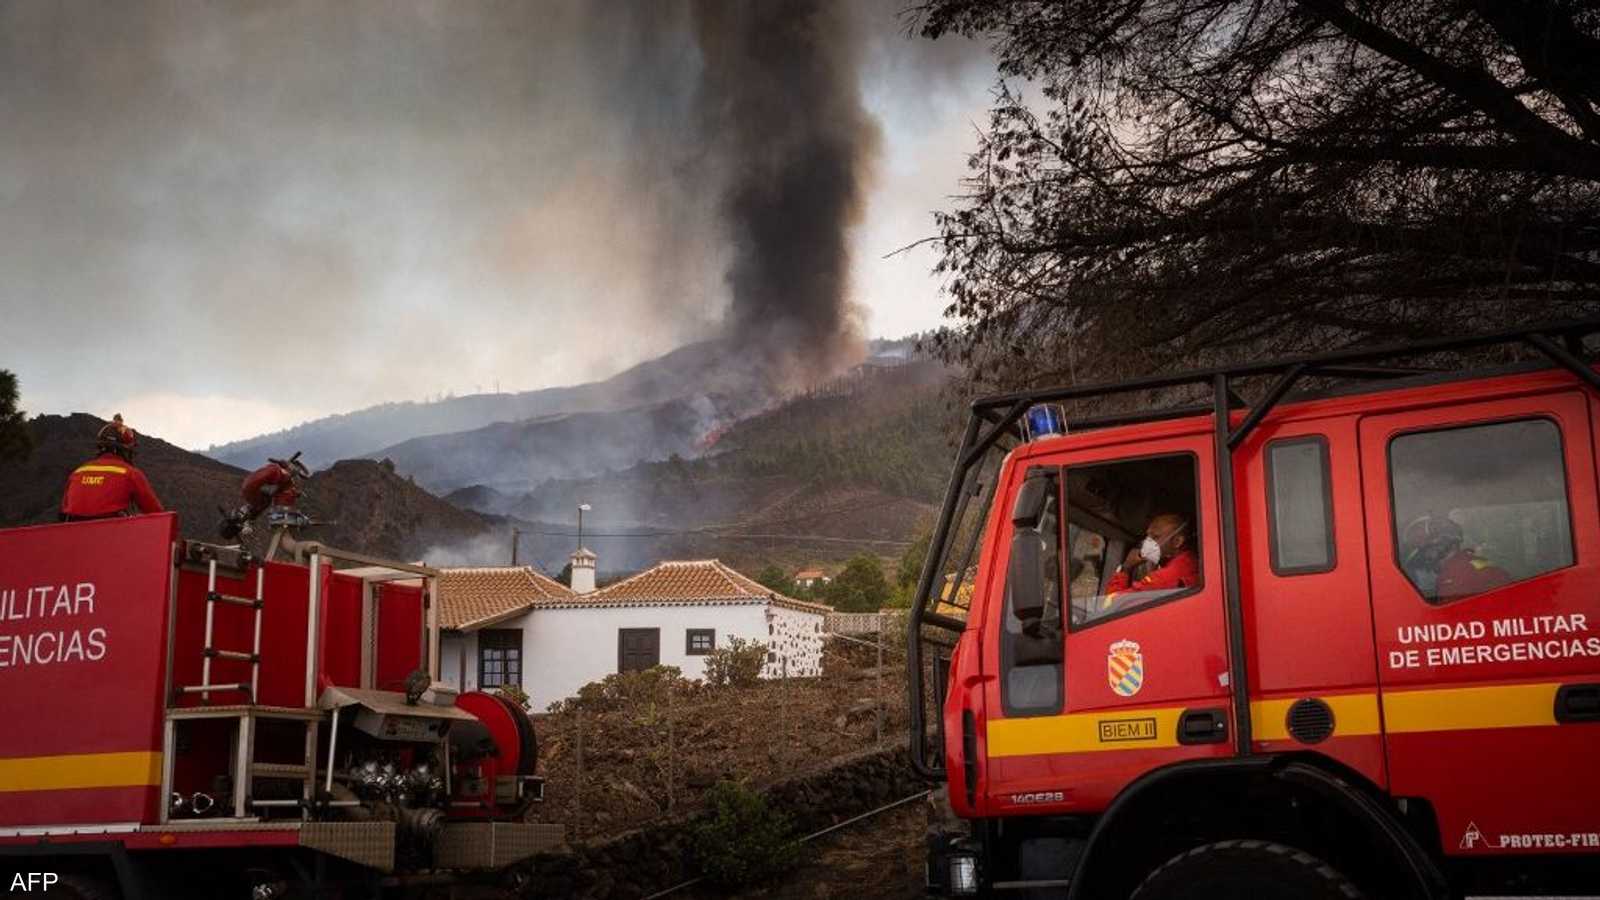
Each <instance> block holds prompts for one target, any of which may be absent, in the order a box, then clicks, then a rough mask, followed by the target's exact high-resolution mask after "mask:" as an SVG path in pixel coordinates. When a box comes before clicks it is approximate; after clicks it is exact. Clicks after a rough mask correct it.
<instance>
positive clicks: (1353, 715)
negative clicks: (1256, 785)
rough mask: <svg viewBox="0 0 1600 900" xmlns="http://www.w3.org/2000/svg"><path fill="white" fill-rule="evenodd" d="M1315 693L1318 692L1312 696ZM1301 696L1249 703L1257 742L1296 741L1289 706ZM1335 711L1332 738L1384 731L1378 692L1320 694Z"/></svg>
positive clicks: (1252, 727) (1320, 698)
mask: <svg viewBox="0 0 1600 900" xmlns="http://www.w3.org/2000/svg"><path fill="white" fill-rule="evenodd" d="M1313 696H1315V695H1313ZM1300 699H1301V698H1300V697H1289V698H1284V699H1278V700H1257V701H1254V702H1252V703H1251V704H1250V729H1251V731H1252V732H1253V736H1254V738H1255V740H1258V741H1287V740H1293V738H1292V737H1290V735H1289V707H1291V706H1293V705H1294V704H1295V703H1296V702H1297V701H1299V700H1300ZM1316 699H1318V700H1321V701H1322V702H1323V703H1326V704H1328V708H1329V709H1331V710H1333V735H1332V736H1333V737H1360V736H1362V735H1369V734H1378V733H1379V732H1381V731H1382V730H1383V728H1382V723H1381V721H1380V720H1379V718H1378V697H1377V695H1376V694H1333V695H1322V696H1317V697H1316Z"/></svg>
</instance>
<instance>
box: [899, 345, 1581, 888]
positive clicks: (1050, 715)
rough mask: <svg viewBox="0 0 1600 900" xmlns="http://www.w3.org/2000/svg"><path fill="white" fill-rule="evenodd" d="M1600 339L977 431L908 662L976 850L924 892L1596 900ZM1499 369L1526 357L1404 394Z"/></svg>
mask: <svg viewBox="0 0 1600 900" xmlns="http://www.w3.org/2000/svg"><path fill="white" fill-rule="evenodd" d="M1597 330H1600V323H1568V324H1562V325H1552V326H1546V327H1538V328H1529V329H1520V330H1516V331H1508V332H1502V333H1498V334H1491V335H1482V336H1475V337H1471V338H1460V339H1438V340H1431V341H1424V342H1418V343H1413V344H1409V345H1405V346H1396V347H1385V348H1379V349H1373V350H1357V351H1350V352H1343V353H1336V354H1328V355H1323V356H1319V357H1305V358H1299V359H1291V360H1283V361H1272V362H1261V363H1252V364H1249V365H1244V366H1238V367H1232V368H1227V369H1216V370H1209V371H1201V372H1190V373H1183V374H1177V375H1170V376H1166V375H1164V376H1157V377H1152V378H1146V379H1141V380H1138V381H1132V382H1121V383H1116V384H1106V385H1094V386H1079V387H1070V388H1063V389H1058V390H1041V391H1034V392H1027V393H1020V394H1011V395H1005V396H999V397H992V398H987V399H983V400H979V401H977V402H975V403H974V404H973V410H972V416H971V419H970V421H969V423H968V426H967V429H966V432H965V436H964V437H963V439H962V442H961V446H960V449H959V451H958V453H957V457H956V466H955V471H954V473H953V475H952V478H951V483H950V489H949V491H948V494H947V496H946V499H945V503H944V507H943V510H942V513H941V516H940V519H939V521H938V524H937V526H936V529H935V532H934V538H933V541H932V547H931V549H930V552H929V556H928V560H927V563H926V564H925V567H924V571H923V574H922V579H921V583H920V585H919V589H918V593H917V596H916V598H915V601H914V603H913V607H912V612H911V617H910V618H911V625H910V631H909V635H908V638H909V641H908V651H909V652H908V656H909V660H910V661H909V668H908V674H909V677H910V681H911V691H910V696H911V710H910V713H911V722H912V728H911V731H912V734H911V756H912V761H913V764H914V765H915V766H916V767H917V769H918V770H919V771H920V772H921V773H922V774H923V775H925V776H927V777H929V778H935V779H942V780H943V781H944V782H945V784H946V788H947V791H948V800H949V804H950V807H951V809H952V810H953V812H954V813H955V814H956V816H958V817H959V818H960V819H961V820H964V826H963V827H962V828H961V829H956V830H946V831H942V832H939V833H936V834H934V835H932V836H931V837H930V843H929V851H930V855H929V867H928V881H929V888H930V891H931V892H933V893H936V894H940V895H983V896H1001V897H1004V896H1035V897H1068V898H1074V900H1084V898H1096V900H1100V898H1115V900H1122V898H1130V897H1131V898H1137V900H1171V898H1207V900H1216V898H1231V897H1250V898H1251V900H1276V898H1294V900H1333V898H1356V897H1365V898H1419V900H1420V898H1447V897H1462V896H1493V895H1509V894H1520V895H1524V896H1526V895H1534V894H1537V895H1541V896H1571V895H1577V894H1582V893H1589V894H1593V893H1596V892H1600V764H1597V760H1600V493H1597V483H1596V460H1597V454H1596V448H1597V446H1600V432H1597V427H1600V376H1597V375H1596V373H1595V371H1594V370H1593V368H1592V367H1591V366H1590V364H1589V363H1588V362H1587V361H1586V360H1585V359H1584V358H1583V338H1584V337H1585V336H1586V335H1589V334H1591V333H1593V332H1595V331H1597ZM1514 344H1515V345H1523V346H1527V347H1531V348H1533V349H1535V350H1537V351H1538V352H1539V353H1540V354H1542V355H1543V356H1544V357H1545V359H1546V361H1545V362H1542V363H1537V364H1526V365H1519V366H1513V367H1509V368H1504V369H1497V370H1492V371H1490V370H1485V371H1475V372H1439V371H1429V370H1419V369H1416V368H1398V367H1396V366H1395V365H1394V363H1395V362H1396V361H1403V360H1407V359H1418V358H1421V359H1424V360H1438V359H1441V358H1443V359H1459V358H1461V357H1460V356H1459V354H1464V353H1471V352H1473V351H1478V350H1482V349H1485V348H1490V347H1495V346H1506V345H1514ZM1309 380H1315V381H1316V382H1317V384H1315V385H1314V386H1313V387H1314V388H1315V391H1314V392H1311V393H1305V394H1300V395H1294V394H1291V392H1292V391H1294V390H1295V388H1296V387H1297V386H1301V385H1303V384H1304V383H1305V382H1307V381H1309ZM1252 383H1254V384H1255V385H1257V386H1258V387H1257V389H1256V390H1254V391H1253V392H1252V391H1248V390H1247V391H1246V393H1252V395H1253V396H1255V397H1257V398H1258V399H1257V400H1256V402H1255V403H1254V404H1253V405H1251V404H1246V403H1245V402H1244V401H1243V400H1242V399H1240V397H1239V396H1238V392H1237V390H1238V388H1239V386H1240V385H1241V384H1244V385H1249V384H1252ZM1185 388H1187V389H1189V390H1190V391H1191V392H1192V391H1193V390H1194V389H1196V388H1198V389H1200V390H1203V391H1205V392H1206V394H1207V395H1208V402H1206V403H1204V404H1202V405H1192V406H1183V407H1180V408H1174V409H1164V410H1160V411H1155V412H1142V413H1134V414H1116V415H1102V416H1100V417H1098V418H1094V417H1089V418H1080V419H1069V418H1067V417H1066V416H1065V410H1064V407H1063V405H1062V404H1065V403H1068V402H1085V401H1087V402H1094V401H1097V400H1099V399H1101V398H1104V397H1108V396H1113V395H1126V394H1130V393H1137V392H1148V391H1155V390H1174V389H1175V390H1183V389H1185ZM930 685H931V690H930V689H929V686H930Z"/></svg>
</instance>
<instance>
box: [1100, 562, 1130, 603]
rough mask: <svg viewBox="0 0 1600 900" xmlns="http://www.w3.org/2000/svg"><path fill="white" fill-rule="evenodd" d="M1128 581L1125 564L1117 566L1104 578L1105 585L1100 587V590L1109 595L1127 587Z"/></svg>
mask: <svg viewBox="0 0 1600 900" xmlns="http://www.w3.org/2000/svg"><path fill="white" fill-rule="evenodd" d="M1129 581H1130V576H1129V575H1128V568H1127V567H1126V566H1118V567H1117V571H1116V572H1115V573H1113V574H1112V576H1111V577H1110V578H1109V579H1107V580H1106V586H1105V587H1104V588H1102V589H1101V592H1102V593H1104V594H1106V595H1107V596H1110V595H1111V594H1116V593H1119V592H1121V591H1125V590H1127V589H1128V583H1129Z"/></svg>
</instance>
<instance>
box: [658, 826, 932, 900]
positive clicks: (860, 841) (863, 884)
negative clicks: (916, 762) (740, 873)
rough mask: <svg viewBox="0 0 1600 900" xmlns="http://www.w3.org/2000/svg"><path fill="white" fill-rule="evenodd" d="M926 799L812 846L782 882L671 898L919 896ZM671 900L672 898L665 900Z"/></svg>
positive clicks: (897, 899)
mask: <svg viewBox="0 0 1600 900" xmlns="http://www.w3.org/2000/svg"><path fill="white" fill-rule="evenodd" d="M927 823H928V814H927V805H926V803H924V802H922V801H916V802H912V803H908V804H906V805H905V806H902V807H899V808H897V809H892V810H889V811H888V812H885V813H883V814H882V815H880V816H878V817H877V818H874V819H868V820H866V821H863V822H860V823H858V824H856V825H854V826H851V827H847V828H842V829H840V830H839V831H836V832H834V833H832V834H830V835H827V836H825V837H821V838H818V839H817V840H815V841H813V842H811V843H810V844H807V845H806V848H805V857H804V859H805V861H804V862H803V863H801V865H800V867H799V868H798V869H795V870H794V871H792V872H790V873H788V874H787V875H785V876H783V877H782V878H781V879H780V880H779V881H778V882H777V883H775V884H771V885H764V886H762V887H759V888H753V889H750V890H747V891H741V892H739V893H734V894H721V893H714V892H711V891H706V890H694V889H686V890H683V891H680V892H678V893H675V894H671V895H669V897H670V900H730V898H731V900H756V898H762V900H827V898H836V897H837V898H854V897H862V898H870V900H916V898H921V897H922V896H923V892H922V885H923V860H924V858H925V850H924V846H923V835H924V834H925V832H926V829H927ZM663 900H668V898H663Z"/></svg>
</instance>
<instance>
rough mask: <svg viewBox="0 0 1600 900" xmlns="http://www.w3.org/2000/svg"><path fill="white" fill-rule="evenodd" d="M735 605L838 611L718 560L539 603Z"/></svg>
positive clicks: (673, 566) (659, 569) (680, 564)
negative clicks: (788, 593) (780, 589)
mask: <svg viewBox="0 0 1600 900" xmlns="http://www.w3.org/2000/svg"><path fill="white" fill-rule="evenodd" d="M733 603H771V604H773V605H774V606H782V607H785V608H787V609H794V610H799V611H801V612H809V613H816V614H818V615H826V614H827V613H830V612H832V611H833V607H831V606H824V605H823V604H821V603H807V602H805V601H802V600H796V599H794V598H793V597H786V596H784V595H783V594H780V593H777V592H776V591H773V590H772V589H770V588H768V587H766V586H765V585H762V584H760V583H758V582H756V581H755V580H753V579H751V578H749V577H747V576H745V575H743V574H741V573H739V572H738V571H735V570H734V569H732V568H730V567H728V566H726V565H724V564H723V563H722V562H721V561H720V560H715V559H700V560H686V561H668V562H662V563H658V564H657V565H656V566H655V567H654V568H652V569H647V570H645V571H643V572H640V573H639V574H637V575H635V576H633V577H631V578H626V579H623V580H622V581H619V582H617V583H616V584H613V585H610V586H608V587H604V588H601V589H600V590H598V591H595V592H594V593H592V594H584V595H582V596H578V595H571V596H568V597H563V598H558V599H553V600H547V601H539V602H538V603H537V605H538V606H540V607H563V608H572V607H589V606H601V607H604V606H661V605H673V604H685V605H687V604H733Z"/></svg>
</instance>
